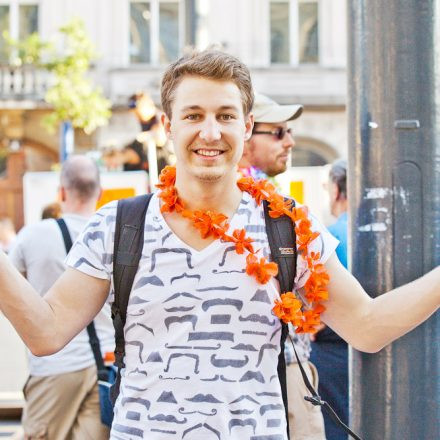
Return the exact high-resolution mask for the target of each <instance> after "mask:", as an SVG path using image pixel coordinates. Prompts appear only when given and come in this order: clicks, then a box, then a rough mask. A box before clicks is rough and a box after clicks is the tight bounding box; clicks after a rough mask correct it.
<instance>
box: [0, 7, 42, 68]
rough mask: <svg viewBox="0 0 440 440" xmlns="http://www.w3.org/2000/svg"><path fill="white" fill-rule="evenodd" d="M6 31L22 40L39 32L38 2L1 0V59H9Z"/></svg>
mask: <svg viewBox="0 0 440 440" xmlns="http://www.w3.org/2000/svg"><path fill="white" fill-rule="evenodd" d="M4 31H8V32H9V34H10V35H11V37H12V38H14V39H20V40H22V39H24V38H26V37H28V36H29V35H31V34H32V33H34V32H38V4H37V3H36V2H35V1H26V0H9V1H5V0H0V60H1V61H8V54H7V51H6V47H5V41H4V39H3V36H2V35H3V32H4Z"/></svg>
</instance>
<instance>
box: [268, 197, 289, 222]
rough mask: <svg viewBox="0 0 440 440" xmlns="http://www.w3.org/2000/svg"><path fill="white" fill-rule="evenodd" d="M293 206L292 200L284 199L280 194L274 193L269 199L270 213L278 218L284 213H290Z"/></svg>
mask: <svg viewBox="0 0 440 440" xmlns="http://www.w3.org/2000/svg"><path fill="white" fill-rule="evenodd" d="M291 206H292V200H289V199H284V197H283V196H281V195H279V194H276V193H275V194H273V195H272V196H271V198H270V200H269V215H270V216H271V217H272V218H278V217H281V216H282V215H286V214H287V213H288V212H289V213H290V211H291Z"/></svg>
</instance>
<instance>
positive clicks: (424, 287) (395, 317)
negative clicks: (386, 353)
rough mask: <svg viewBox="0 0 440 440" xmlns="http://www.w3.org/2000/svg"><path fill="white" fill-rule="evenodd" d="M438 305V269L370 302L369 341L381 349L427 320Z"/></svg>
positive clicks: (439, 301)
mask: <svg viewBox="0 0 440 440" xmlns="http://www.w3.org/2000/svg"><path fill="white" fill-rule="evenodd" d="M439 305H440V267H437V268H436V269H434V270H432V271H430V272H428V273H427V274H425V275H424V276H423V277H421V278H418V279H417V280H415V281H412V282H411V283H408V284H405V285H404V286H401V287H398V288H396V289H393V290H391V291H390V292H387V293H385V294H384V295H380V296H378V297H377V298H375V299H374V301H372V302H371V310H370V316H371V318H370V319H372V320H373V323H374V324H373V325H372V326H371V329H372V333H371V339H372V340H376V341H380V345H381V346H382V347H383V346H385V345H387V344H389V343H390V342H392V341H394V340H395V339H397V338H398V337H400V336H401V335H403V334H405V333H407V332H409V331H410V330H412V329H413V328H414V327H417V325H419V324H420V323H421V322H423V321H425V320H426V319H428V318H429V317H430V316H431V315H432V314H434V313H435V311H436V310H437V309H438V307H439Z"/></svg>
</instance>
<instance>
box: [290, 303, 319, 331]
mask: <svg viewBox="0 0 440 440" xmlns="http://www.w3.org/2000/svg"><path fill="white" fill-rule="evenodd" d="M324 310H325V307H324V306H323V305H322V304H317V305H316V306H315V307H314V308H313V309H311V310H306V311H305V312H303V316H304V321H303V322H302V324H301V325H299V326H298V327H297V328H296V333H316V332H317V327H318V325H319V324H320V323H321V318H320V315H321V313H322V312H324Z"/></svg>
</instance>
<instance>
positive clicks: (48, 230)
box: [9, 214, 115, 376]
mask: <svg viewBox="0 0 440 440" xmlns="http://www.w3.org/2000/svg"><path fill="white" fill-rule="evenodd" d="M63 218H64V220H65V222H66V224H67V227H68V229H69V233H70V235H71V237H72V240H73V241H74V240H75V238H76V237H77V236H78V234H79V233H80V232H81V231H82V230H83V228H84V227H85V225H86V224H87V221H88V218H86V217H82V216H79V215H74V214H69V215H65V216H64V217H63ZM9 257H10V259H11V261H12V263H13V264H14V265H15V267H16V268H17V269H18V270H19V271H20V272H22V273H24V274H25V275H26V278H27V280H28V281H29V282H30V284H31V285H32V286H33V287H34V288H35V290H36V291H37V292H38V293H39V294H40V295H44V294H45V293H46V292H47V291H48V290H49V288H50V287H51V286H52V285H53V284H54V283H55V281H56V280H57V278H58V277H59V276H60V275H61V274H62V273H63V272H64V271H65V269H66V265H65V263H64V260H65V259H66V248H65V246H64V241H63V237H62V234H61V230H60V228H59V226H58V225H57V223H56V222H55V220H53V219H48V220H43V221H41V222H38V223H35V224H33V225H29V226H26V227H24V228H23V229H22V230H21V231H20V233H19V234H18V236H17V239H16V241H15V243H14V247H13V248H12V249H11V252H10V254H9ZM94 322H95V328H96V331H97V334H98V337H99V340H100V343H101V351H102V353H103V354H104V353H105V352H106V351H113V350H114V345H115V342H114V330H113V324H112V321H111V317H110V306H109V305H108V304H106V305H105V306H104V308H103V309H102V311H101V312H100V313H99V314H98V315H97V316H96V318H95V319H94ZM94 363H95V360H94V357H93V353H92V350H91V348H90V344H89V337H88V334H87V331H86V330H83V331H81V333H79V334H78V335H77V336H76V337H75V338H73V339H72V341H70V342H69V343H68V344H67V345H66V346H65V347H64V348H63V349H62V350H61V351H59V352H58V353H55V354H53V355H50V356H43V357H37V356H33V355H32V354H31V353H29V370H30V374H31V375H32V376H51V375H55V374H61V373H68V372H72V371H78V370H81V369H83V368H87V367H89V366H91V365H93V364H94Z"/></svg>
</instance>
